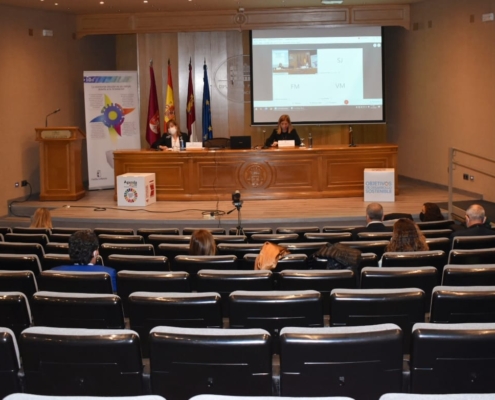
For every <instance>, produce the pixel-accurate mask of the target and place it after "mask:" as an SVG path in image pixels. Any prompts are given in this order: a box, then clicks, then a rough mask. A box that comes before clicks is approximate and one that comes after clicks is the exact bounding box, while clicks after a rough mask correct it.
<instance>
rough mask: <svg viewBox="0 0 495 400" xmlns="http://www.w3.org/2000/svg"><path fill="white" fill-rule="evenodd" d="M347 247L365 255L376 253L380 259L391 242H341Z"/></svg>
mask: <svg viewBox="0 0 495 400" xmlns="http://www.w3.org/2000/svg"><path fill="white" fill-rule="evenodd" d="M340 243H342V244H345V245H346V246H349V247H352V248H353V249H358V250H360V251H361V252H363V253H375V254H376V255H377V257H378V259H380V258H382V256H383V253H385V248H386V247H387V246H388V244H389V243H390V241H388V240H354V241H342V242H340Z"/></svg>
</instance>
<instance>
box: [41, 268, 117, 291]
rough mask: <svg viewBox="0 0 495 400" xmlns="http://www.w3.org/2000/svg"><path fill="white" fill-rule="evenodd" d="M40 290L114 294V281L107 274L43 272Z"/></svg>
mask: <svg viewBox="0 0 495 400" xmlns="http://www.w3.org/2000/svg"><path fill="white" fill-rule="evenodd" d="M38 281H39V282H38V286H39V288H40V290H43V291H48V292H69V293H106V294H112V293H113V291H112V280H111V279H110V275H109V274H108V273H106V272H78V271H57V270H49V271H43V272H42V273H41V274H40V276H39V279H38Z"/></svg>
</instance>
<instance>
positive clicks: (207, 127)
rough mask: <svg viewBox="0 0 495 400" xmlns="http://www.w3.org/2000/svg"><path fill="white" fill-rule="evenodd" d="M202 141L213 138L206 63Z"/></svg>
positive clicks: (204, 68) (204, 67)
mask: <svg viewBox="0 0 495 400" xmlns="http://www.w3.org/2000/svg"><path fill="white" fill-rule="evenodd" d="M203 70H204V72H205V73H204V76H203V143H204V142H205V141H206V140H209V139H213V128H212V127H211V107H210V85H209V84H208V71H207V70H208V68H207V67H206V63H205V65H204V66H203Z"/></svg>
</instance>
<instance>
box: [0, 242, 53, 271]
mask: <svg viewBox="0 0 495 400" xmlns="http://www.w3.org/2000/svg"><path fill="white" fill-rule="evenodd" d="M0 254H6V255H7V256H6V257H5V258H8V255H10V256H11V255H21V254H22V255H28V254H29V255H35V256H37V257H38V260H39V263H40V265H41V268H43V260H44V258H45V250H44V249H43V246H42V245H41V244H39V243H19V242H0ZM5 258H3V259H2V260H1V261H0V268H2V269H3V268H4V267H2V265H5V262H4V261H5ZM8 269H17V268H10V267H9V268H8ZM23 269H29V268H23ZM32 271H33V272H35V271H34V269H33V270H32ZM35 273H36V272H35Z"/></svg>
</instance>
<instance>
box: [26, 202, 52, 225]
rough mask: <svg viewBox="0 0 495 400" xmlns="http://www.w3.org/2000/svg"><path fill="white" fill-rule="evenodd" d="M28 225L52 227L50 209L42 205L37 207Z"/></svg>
mask: <svg viewBox="0 0 495 400" xmlns="http://www.w3.org/2000/svg"><path fill="white" fill-rule="evenodd" d="M29 227H30V228H47V229H52V228H53V225H52V216H51V214H50V210H49V209H48V208H44V207H41V208H38V209H37V210H36V211H35V213H34V215H33V218H32V219H31V225H30V226H29Z"/></svg>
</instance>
